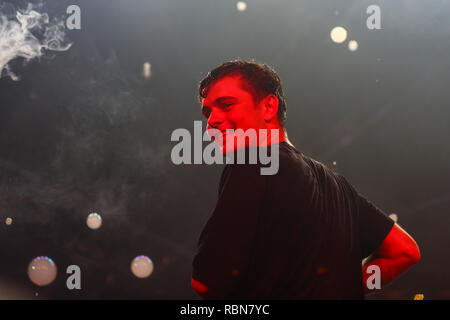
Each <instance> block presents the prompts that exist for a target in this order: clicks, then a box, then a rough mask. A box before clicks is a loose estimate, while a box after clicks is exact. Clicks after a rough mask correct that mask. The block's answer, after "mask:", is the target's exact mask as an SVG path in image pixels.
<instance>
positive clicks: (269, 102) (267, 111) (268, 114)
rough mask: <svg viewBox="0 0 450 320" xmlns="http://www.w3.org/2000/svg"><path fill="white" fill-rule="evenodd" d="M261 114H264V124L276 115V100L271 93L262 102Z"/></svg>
mask: <svg viewBox="0 0 450 320" xmlns="http://www.w3.org/2000/svg"><path fill="white" fill-rule="evenodd" d="M263 108H264V109H263V112H264V120H265V121H266V122H269V121H271V120H272V119H273V118H276V117H277V115H278V98H277V96H276V95H274V94H273V93H271V94H269V95H268V96H267V97H265V98H264V100H263Z"/></svg>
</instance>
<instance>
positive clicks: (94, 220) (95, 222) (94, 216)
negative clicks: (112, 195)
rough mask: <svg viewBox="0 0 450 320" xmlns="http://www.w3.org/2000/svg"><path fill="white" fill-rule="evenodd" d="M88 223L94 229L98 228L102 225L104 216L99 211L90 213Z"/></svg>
mask: <svg viewBox="0 0 450 320" xmlns="http://www.w3.org/2000/svg"><path fill="white" fill-rule="evenodd" d="M86 224H87V226H88V227H89V228H91V229H92V230H96V229H98V228H100V227H101V226H102V217H101V216H100V215H99V214H98V213H95V212H93V213H90V214H89V215H88V217H87V219H86Z"/></svg>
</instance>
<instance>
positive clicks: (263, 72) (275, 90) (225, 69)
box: [198, 60, 287, 125]
mask: <svg viewBox="0 0 450 320" xmlns="http://www.w3.org/2000/svg"><path fill="white" fill-rule="evenodd" d="M225 76H241V77H242V79H243V80H245V81H243V83H242V85H243V89H244V90H246V91H248V92H250V93H251V94H252V96H253V99H254V101H255V103H259V102H260V101H261V100H262V99H263V98H265V97H266V96H267V95H268V94H274V95H275V96H276V97H277V98H278V120H279V121H280V124H281V125H284V123H285V121H286V109H287V106H286V99H285V97H284V95H283V88H282V83H281V79H280V78H279V77H278V75H277V74H276V72H275V70H274V69H273V68H271V67H270V66H268V65H266V64H261V63H258V62H256V61H254V60H251V61H245V60H234V61H228V62H225V63H223V64H221V65H220V66H218V67H216V68H214V69H213V70H211V71H210V72H209V73H208V74H207V75H206V77H205V78H204V79H203V80H201V81H200V83H199V85H198V101H199V102H200V103H201V99H202V98H206V96H207V95H208V90H209V88H210V86H211V84H213V83H214V82H215V81H217V80H219V79H221V78H223V77H225Z"/></svg>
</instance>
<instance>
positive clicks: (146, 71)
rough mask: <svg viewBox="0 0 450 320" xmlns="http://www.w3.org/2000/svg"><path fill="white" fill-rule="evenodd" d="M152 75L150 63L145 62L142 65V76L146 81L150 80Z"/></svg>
mask: <svg viewBox="0 0 450 320" xmlns="http://www.w3.org/2000/svg"><path fill="white" fill-rule="evenodd" d="M151 75H152V65H151V64H150V62H145V63H144V64H143V65H142V76H143V77H144V78H145V79H148V78H150V77H151Z"/></svg>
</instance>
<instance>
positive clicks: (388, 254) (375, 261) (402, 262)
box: [363, 223, 420, 293]
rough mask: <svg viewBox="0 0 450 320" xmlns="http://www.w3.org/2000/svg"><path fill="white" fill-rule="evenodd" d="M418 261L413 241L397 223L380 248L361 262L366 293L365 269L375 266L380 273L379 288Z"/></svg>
mask: <svg viewBox="0 0 450 320" xmlns="http://www.w3.org/2000/svg"><path fill="white" fill-rule="evenodd" d="M419 260H420V251H419V247H418V246H417V243H416V242H415V241H414V239H413V238H412V237H411V236H410V235H409V234H408V233H407V232H406V231H405V230H403V229H402V228H401V227H400V226H399V225H398V224H397V223H396V224H394V226H393V227H392V230H391V231H390V232H389V234H388V235H387V237H386V239H384V241H383V243H382V244H381V246H380V247H379V248H378V249H377V250H376V251H375V252H374V253H373V254H372V255H371V256H370V257H369V258H367V259H365V260H364V261H363V286H364V291H365V292H366V293H368V292H370V290H369V289H368V288H367V278H368V277H370V275H371V274H370V273H369V274H368V273H367V268H368V267H369V266H371V265H376V266H378V267H379V268H380V271H381V287H383V286H385V285H387V284H388V283H390V282H391V281H392V280H394V279H395V278H397V277H398V276H399V275H400V274H401V273H403V272H404V271H406V270H407V269H408V268H410V267H411V266H412V265H414V264H416V263H417V262H419Z"/></svg>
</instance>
